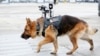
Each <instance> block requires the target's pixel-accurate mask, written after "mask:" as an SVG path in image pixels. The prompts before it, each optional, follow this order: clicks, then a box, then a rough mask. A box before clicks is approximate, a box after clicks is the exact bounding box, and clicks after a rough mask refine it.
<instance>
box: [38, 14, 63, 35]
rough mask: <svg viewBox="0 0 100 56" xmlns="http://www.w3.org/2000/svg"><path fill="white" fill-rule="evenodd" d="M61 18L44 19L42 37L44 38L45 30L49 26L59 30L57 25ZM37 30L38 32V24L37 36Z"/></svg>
mask: <svg viewBox="0 0 100 56" xmlns="http://www.w3.org/2000/svg"><path fill="white" fill-rule="evenodd" d="M61 18H62V16H55V17H51V18H46V19H45V20H44V29H43V32H42V35H43V36H44V34H45V29H46V28H47V27H48V26H49V25H50V24H52V25H53V26H54V27H55V28H56V29H59V24H60V22H61ZM39 30H40V25H39V24H38V25H37V34H38V33H39Z"/></svg>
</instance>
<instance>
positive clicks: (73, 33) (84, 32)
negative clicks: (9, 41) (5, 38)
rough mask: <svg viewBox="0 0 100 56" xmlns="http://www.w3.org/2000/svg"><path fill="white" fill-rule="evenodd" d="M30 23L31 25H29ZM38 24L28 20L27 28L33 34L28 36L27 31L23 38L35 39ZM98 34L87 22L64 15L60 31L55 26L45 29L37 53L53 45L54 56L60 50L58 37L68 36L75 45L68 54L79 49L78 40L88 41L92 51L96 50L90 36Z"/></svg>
mask: <svg viewBox="0 0 100 56" xmlns="http://www.w3.org/2000/svg"><path fill="white" fill-rule="evenodd" d="M28 21H30V22H28ZM28 23H31V24H30V25H29V24H28ZM36 24H37V23H36V22H31V20H30V19H27V24H26V26H29V27H28V29H31V30H29V31H32V33H29V34H26V32H27V31H26V30H24V33H23V34H22V38H25V39H27V38H29V37H32V38H34V36H36V35H37V34H36ZM31 25H34V26H31ZM33 28H34V29H33ZM25 29H27V27H25ZM33 32H34V33H33ZM96 32H97V29H92V28H90V27H89V26H88V24H87V23H86V22H85V21H83V20H80V19H78V18H76V17H73V16H68V15H64V16H62V19H61V22H60V24H59V29H56V28H55V26H54V25H49V26H48V27H47V28H46V29H45V38H44V39H43V40H42V41H40V43H39V44H38V48H37V52H40V49H41V47H42V45H44V44H47V43H53V45H54V51H53V52H52V54H55V53H57V50H58V43H57V36H61V35H68V36H69V39H70V41H71V42H72V44H73V48H72V49H71V50H70V51H69V52H68V53H67V54H72V53H73V52H74V51H75V50H76V49H77V48H78V44H77V40H78V39H82V40H86V41H87V42H88V43H89V44H90V50H93V48H94V46H93V40H92V39H91V38H90V37H89V35H91V34H95V33H96ZM33 35H34V36H33Z"/></svg>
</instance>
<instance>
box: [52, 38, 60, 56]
mask: <svg viewBox="0 0 100 56" xmlns="http://www.w3.org/2000/svg"><path fill="white" fill-rule="evenodd" d="M53 45H54V51H53V52H51V54H56V53H57V50H58V42H57V39H56V40H55V41H53Z"/></svg>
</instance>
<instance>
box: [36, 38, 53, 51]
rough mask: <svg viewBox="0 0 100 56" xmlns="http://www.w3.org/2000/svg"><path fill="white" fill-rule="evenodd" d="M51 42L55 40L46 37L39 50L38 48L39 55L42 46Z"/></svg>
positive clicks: (40, 43) (39, 45)
mask: <svg viewBox="0 0 100 56" xmlns="http://www.w3.org/2000/svg"><path fill="white" fill-rule="evenodd" d="M51 42H53V40H52V39H51V38H46V37H45V38H44V39H43V40H42V41H40V42H39V44H38V48H37V53H38V52H40V49H41V47H42V45H44V44H47V43H51Z"/></svg>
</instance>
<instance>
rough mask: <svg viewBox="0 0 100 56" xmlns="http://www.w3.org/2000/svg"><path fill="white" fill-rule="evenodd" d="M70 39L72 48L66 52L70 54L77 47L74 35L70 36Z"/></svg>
mask: <svg viewBox="0 0 100 56" xmlns="http://www.w3.org/2000/svg"><path fill="white" fill-rule="evenodd" d="M70 41H71V42H72V45H73V49H72V50H71V51H70V52H68V53H67V54H68V55H70V54H72V53H73V52H74V51H75V50H76V49H77V48H78V44H77V38H76V37H70Z"/></svg>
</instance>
